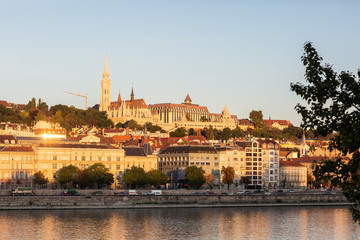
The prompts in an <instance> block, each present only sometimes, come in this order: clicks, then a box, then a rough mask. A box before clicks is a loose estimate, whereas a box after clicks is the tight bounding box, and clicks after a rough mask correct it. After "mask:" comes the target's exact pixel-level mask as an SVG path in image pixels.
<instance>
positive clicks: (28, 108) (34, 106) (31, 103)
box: [25, 98, 36, 112]
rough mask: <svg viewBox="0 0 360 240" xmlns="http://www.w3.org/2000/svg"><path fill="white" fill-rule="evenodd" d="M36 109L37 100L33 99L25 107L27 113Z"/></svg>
mask: <svg viewBox="0 0 360 240" xmlns="http://www.w3.org/2000/svg"><path fill="white" fill-rule="evenodd" d="M32 108H36V98H32V99H31V100H30V101H29V102H28V104H26V106H25V111H27V112H29V111H30V109H32Z"/></svg>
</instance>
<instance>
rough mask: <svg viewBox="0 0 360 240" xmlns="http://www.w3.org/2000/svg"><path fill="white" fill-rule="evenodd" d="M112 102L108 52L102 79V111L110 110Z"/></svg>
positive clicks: (100, 108) (100, 107)
mask: <svg viewBox="0 0 360 240" xmlns="http://www.w3.org/2000/svg"><path fill="white" fill-rule="evenodd" d="M110 102H111V81H110V74H109V71H108V64H107V54H106V55H105V68H104V73H103V78H102V79H101V99H100V106H99V110H100V111H108V108H109V106H110Z"/></svg>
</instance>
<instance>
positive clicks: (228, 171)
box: [221, 166, 235, 189]
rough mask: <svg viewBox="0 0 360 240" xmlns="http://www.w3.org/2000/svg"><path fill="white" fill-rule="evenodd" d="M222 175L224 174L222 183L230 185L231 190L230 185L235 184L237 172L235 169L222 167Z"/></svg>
mask: <svg viewBox="0 0 360 240" xmlns="http://www.w3.org/2000/svg"><path fill="white" fill-rule="evenodd" d="M221 174H222V179H221V180H222V182H223V183H225V184H227V185H228V189H229V188H230V185H231V184H232V183H233V182H234V178H235V170H234V168H233V167H224V166H223V167H222V168H221Z"/></svg>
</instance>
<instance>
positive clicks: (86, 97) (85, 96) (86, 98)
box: [64, 91, 88, 110]
mask: <svg viewBox="0 0 360 240" xmlns="http://www.w3.org/2000/svg"><path fill="white" fill-rule="evenodd" d="M64 92H65V93H68V94H72V95H76V96H79V97H83V98H85V110H86V109H87V100H88V94H86V95H81V94H79V93H72V92H67V91H64Z"/></svg>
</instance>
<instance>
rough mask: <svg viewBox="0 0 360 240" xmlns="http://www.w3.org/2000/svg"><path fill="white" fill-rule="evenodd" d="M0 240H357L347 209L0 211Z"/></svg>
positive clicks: (359, 230) (356, 227)
mask: <svg viewBox="0 0 360 240" xmlns="http://www.w3.org/2000/svg"><path fill="white" fill-rule="evenodd" d="M0 229H1V230H0V239H46V240H47V239H317V240H318V239H326V240H328V239H349V240H350V239H351V240H353V239H359V238H360V227H359V225H358V224H356V223H354V222H353V220H352V217H351V212H350V211H349V209H348V208H347V207H268V208H262V207H259V208H255V207H248V208H173V209H117V210H109V209H106V210H12V211H0Z"/></svg>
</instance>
